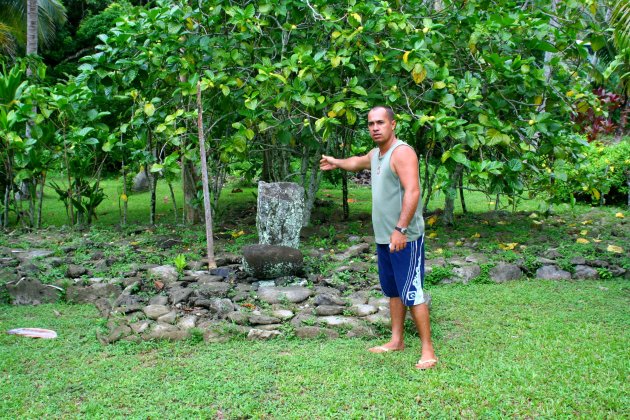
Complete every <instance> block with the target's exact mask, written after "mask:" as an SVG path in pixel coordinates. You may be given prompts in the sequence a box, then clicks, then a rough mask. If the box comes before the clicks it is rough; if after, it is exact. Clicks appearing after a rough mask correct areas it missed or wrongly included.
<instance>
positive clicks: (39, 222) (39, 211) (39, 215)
mask: <svg viewBox="0 0 630 420" xmlns="http://www.w3.org/2000/svg"><path fill="white" fill-rule="evenodd" d="M41 180H42V181H41V183H40V184H39V197H38V199H39V203H38V208H37V229H41V228H42V207H43V205H44V186H45V185H46V172H44V173H42V178H41Z"/></svg>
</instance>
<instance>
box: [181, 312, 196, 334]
mask: <svg viewBox="0 0 630 420" xmlns="http://www.w3.org/2000/svg"><path fill="white" fill-rule="evenodd" d="M196 324H197V316H196V315H186V316H184V317H182V318H181V319H180V320H179V321H178V322H177V327H178V328H179V329H180V330H182V331H188V330H189V329H191V328H195V325H196Z"/></svg>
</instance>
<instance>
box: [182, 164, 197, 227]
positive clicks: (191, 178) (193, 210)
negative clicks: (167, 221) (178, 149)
mask: <svg viewBox="0 0 630 420" xmlns="http://www.w3.org/2000/svg"><path fill="white" fill-rule="evenodd" d="M184 159H185V158H182V184H183V189H184V213H183V219H184V223H191V224H194V223H199V222H201V212H200V211H199V209H198V208H197V207H195V206H193V204H192V203H193V201H194V200H195V199H196V198H197V175H196V173H195V167H194V165H193V163H192V162H191V161H189V160H184Z"/></svg>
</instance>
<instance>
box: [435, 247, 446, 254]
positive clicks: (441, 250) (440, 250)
mask: <svg viewBox="0 0 630 420" xmlns="http://www.w3.org/2000/svg"><path fill="white" fill-rule="evenodd" d="M443 252H444V250H443V249H442V248H438V249H436V250H435V253H436V254H441V253H443Z"/></svg>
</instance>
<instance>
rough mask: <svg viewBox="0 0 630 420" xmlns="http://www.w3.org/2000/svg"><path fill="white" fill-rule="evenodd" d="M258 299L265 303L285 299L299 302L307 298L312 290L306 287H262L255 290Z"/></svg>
mask: <svg viewBox="0 0 630 420" xmlns="http://www.w3.org/2000/svg"><path fill="white" fill-rule="evenodd" d="M257 294H258V299H260V300H261V301H263V302H267V303H271V304H273V303H282V302H283V301H284V300H285V299H286V300H287V301H288V302H291V303H300V302H303V301H305V300H306V299H308V298H309V297H310V296H311V295H312V294H313V291H312V290H311V289H309V288H307V287H302V286H289V287H263V288H261V289H258V291H257Z"/></svg>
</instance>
